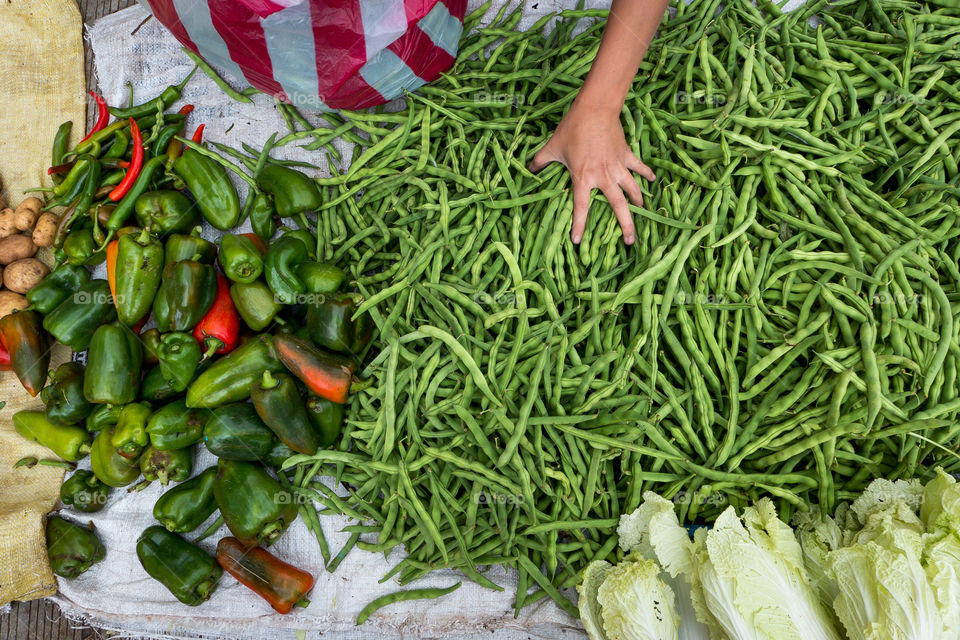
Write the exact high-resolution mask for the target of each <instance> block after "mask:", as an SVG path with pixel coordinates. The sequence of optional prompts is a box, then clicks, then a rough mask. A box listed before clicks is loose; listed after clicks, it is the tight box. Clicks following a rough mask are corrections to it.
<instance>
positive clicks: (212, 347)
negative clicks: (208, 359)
mask: <svg viewBox="0 0 960 640" xmlns="http://www.w3.org/2000/svg"><path fill="white" fill-rule="evenodd" d="M193 337H194V338H196V339H197V342H199V343H200V344H201V345H203V348H204V349H205V350H206V351H207V352H208V353H209V354H210V355H213V354H214V353H216V354H217V355H222V354H224V353H229V352H230V351H233V350H234V349H236V348H237V345H238V344H240V315H239V314H238V313H237V308H236V307H235V306H234V304H233V298H231V297H230V283H229V282H228V281H227V279H226V278H225V277H224V276H223V274H222V273H218V274H217V297H216V298H214V300H213V306H212V307H210V311H208V312H207V315H205V316H204V317H203V320H201V321H200V323H199V324H198V325H197V326H196V327H195V328H194V330H193ZM211 351H212V353H211Z"/></svg>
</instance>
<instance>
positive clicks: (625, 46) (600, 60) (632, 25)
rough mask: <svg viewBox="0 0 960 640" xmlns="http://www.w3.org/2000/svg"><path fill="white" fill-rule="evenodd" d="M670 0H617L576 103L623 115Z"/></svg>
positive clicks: (614, 2) (607, 112)
mask: <svg viewBox="0 0 960 640" xmlns="http://www.w3.org/2000/svg"><path fill="white" fill-rule="evenodd" d="M667 3H668V0H613V6H611V8H610V17H609V18H608V20H607V26H606V29H605V31H604V33H603V39H602V40H601V42H600V49H599V50H598V52H597V57H596V59H595V60H594V62H593V66H592V67H591V69H590V72H589V73H588V74H587V78H586V80H584V83H583V87H582V88H581V89H580V93H579V94H578V95H577V99H576V101H575V104H576V105H577V106H579V107H586V108H589V109H590V110H596V111H599V112H602V113H605V114H619V113H620V109H621V107H622V106H623V103H624V100H626V97H627V92H628V91H629V90H630V85H631V84H632V83H633V79H634V78H635V77H636V75H637V69H638V68H639V67H640V63H641V62H642V61H643V56H644V55H646V53H647V48H648V47H649V46H650V42H651V41H652V40H653V34H654V33H655V32H656V30H657V27H658V26H659V25H660V20H661V19H662V18H663V14H664V11H665V10H666V7H667Z"/></svg>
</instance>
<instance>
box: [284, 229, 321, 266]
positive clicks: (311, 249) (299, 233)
mask: <svg viewBox="0 0 960 640" xmlns="http://www.w3.org/2000/svg"><path fill="white" fill-rule="evenodd" d="M283 235H284V236H288V237H290V238H296V239H297V240H299V241H300V242H302V243H303V246H305V247H306V248H307V256H308V257H309V258H310V259H311V260H316V259H317V237H316V236H315V235H313V234H312V233H310V232H309V231H307V230H306V229H290V230H287V231H284V232H283Z"/></svg>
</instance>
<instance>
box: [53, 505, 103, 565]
mask: <svg viewBox="0 0 960 640" xmlns="http://www.w3.org/2000/svg"><path fill="white" fill-rule="evenodd" d="M46 533H47V553H48V555H49V557H50V568H51V569H53V572H54V573H55V574H57V575H58V576H60V577H62V578H76V577H77V576H79V575H80V574H81V573H83V572H84V571H86V570H87V569H89V568H90V567H92V566H93V565H94V564H96V563H97V562H100V561H101V560H103V558H104V557H105V556H106V554H107V550H106V549H105V548H104V546H103V543H102V542H100V538H98V537H97V534H96V533H94V532H93V527H92V526H91V527H81V526H80V525H76V524H73V523H72V522H68V521H67V520H64V519H63V518H61V517H59V516H48V517H47V528H46Z"/></svg>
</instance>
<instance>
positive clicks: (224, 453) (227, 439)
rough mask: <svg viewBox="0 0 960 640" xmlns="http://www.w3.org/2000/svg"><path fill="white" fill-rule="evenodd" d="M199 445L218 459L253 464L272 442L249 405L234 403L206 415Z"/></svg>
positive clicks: (270, 435) (270, 432)
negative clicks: (201, 441)
mask: <svg viewBox="0 0 960 640" xmlns="http://www.w3.org/2000/svg"><path fill="white" fill-rule="evenodd" d="M203 441H204V444H206V446H207V449H208V450H209V451H210V453H212V454H213V455H215V456H217V457H218V458H223V459H225V460H245V461H250V462H254V461H259V460H263V459H264V458H266V457H267V456H268V455H269V454H270V451H271V450H272V449H273V446H274V444H275V443H276V438H275V437H274V435H273V431H271V430H270V428H269V427H267V425H265V424H264V423H263V420H261V419H260V416H259V415H258V414H257V410H256V409H255V408H254V407H253V405H252V404H250V403H248V402H236V403H232V404H227V405H223V406H222V407H217V408H216V409H214V410H213V411H211V412H210V417H209V418H208V419H207V423H206V426H204V428H203Z"/></svg>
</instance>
